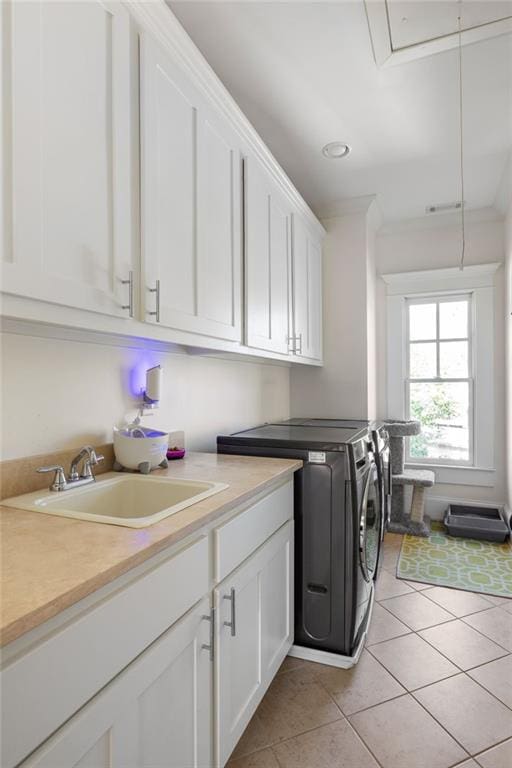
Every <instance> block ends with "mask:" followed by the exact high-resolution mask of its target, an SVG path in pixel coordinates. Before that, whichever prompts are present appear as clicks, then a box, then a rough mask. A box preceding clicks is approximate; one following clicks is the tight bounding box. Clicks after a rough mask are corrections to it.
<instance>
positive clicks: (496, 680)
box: [468, 656, 512, 766]
mask: <svg viewBox="0 0 512 768" xmlns="http://www.w3.org/2000/svg"><path fill="white" fill-rule="evenodd" d="M468 675H469V676H470V677H472V678H473V679H474V680H476V681H477V683H480V685H483V687H484V688H487V690H488V691H490V692H491V693H492V694H493V696H496V698H498V699H500V701H502V702H503V703H504V704H506V705H507V707H510V709H512V656H505V657H504V658H502V659H497V660H496V661H491V663H490V664H484V665H483V666H482V667H477V668H476V669H472V670H471V671H470V672H468ZM510 765H511V766H512V762H511V763H510Z"/></svg>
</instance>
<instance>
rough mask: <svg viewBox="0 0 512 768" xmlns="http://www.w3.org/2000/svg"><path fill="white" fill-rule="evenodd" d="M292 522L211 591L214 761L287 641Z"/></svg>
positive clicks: (219, 760)
mask: <svg viewBox="0 0 512 768" xmlns="http://www.w3.org/2000/svg"><path fill="white" fill-rule="evenodd" d="M292 553H293V523H292V522H291V521H290V522H288V523H286V525H284V526H283V527H282V528H280V529H279V531H277V533H275V534H274V535H273V536H272V537H271V538H270V539H268V541H267V542H266V543H265V544H263V545H262V546H261V547H260V548H259V549H258V550H257V551H256V552H255V553H254V554H253V555H252V556H251V557H250V558H249V559H248V560H246V561H245V562H244V563H243V564H242V565H241V566H240V567H239V568H238V569H237V570H235V571H234V572H233V573H232V574H230V576H228V577H227V578H226V579H224V581H223V582H221V583H220V584H219V586H218V587H217V588H216V589H215V590H214V603H215V608H216V614H217V619H218V621H217V649H216V654H215V655H216V667H215V692H216V695H215V699H216V700H215V710H216V718H215V742H216V752H217V754H216V764H217V765H218V766H219V767H221V766H224V765H225V763H226V761H227V760H228V758H229V756H230V754H231V752H232V751H233V749H234V747H235V745H236V743H237V741H238V740H239V738H240V736H241V735H242V733H243V731H244V729H245V727H246V725H247V723H248V722H249V720H250V719H251V717H252V715H253V714H254V712H255V710H256V707H257V706H258V704H259V702H260V701H261V699H262V697H263V694H264V693H265V691H266V690H267V688H268V685H269V684H270V682H271V680H272V678H273V677H274V675H275V673H276V672H277V670H278V668H279V665H280V664H281V662H282V661H283V659H284V657H285V656H286V654H287V653H288V650H289V648H290V645H291V642H292V632H293V624H292V605H293V586H292V585H293V578H292V567H293V566H292V564H293V557H292Z"/></svg>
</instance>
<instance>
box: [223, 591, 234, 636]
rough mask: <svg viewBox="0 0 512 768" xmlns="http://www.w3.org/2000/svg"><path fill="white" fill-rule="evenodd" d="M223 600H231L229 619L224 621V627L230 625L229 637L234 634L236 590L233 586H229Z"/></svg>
mask: <svg viewBox="0 0 512 768" xmlns="http://www.w3.org/2000/svg"><path fill="white" fill-rule="evenodd" d="M224 600H230V601H231V621H225V622H224V626H225V627H231V637H235V636H236V592H235V589H234V587H231V591H230V593H229V595H224Z"/></svg>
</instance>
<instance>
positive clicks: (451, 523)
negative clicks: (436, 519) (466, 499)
mask: <svg viewBox="0 0 512 768" xmlns="http://www.w3.org/2000/svg"><path fill="white" fill-rule="evenodd" d="M444 524H445V526H446V528H447V530H448V533H449V535H450V536H463V537H465V538H467V539H484V540H486V541H499V542H503V541H505V539H506V538H507V536H508V535H509V533H510V529H509V526H508V523H507V521H506V519H505V515H504V513H503V510H501V509H499V508H498V507H472V506H465V505H462V504H450V506H449V507H448V509H447V510H446V512H445V515H444Z"/></svg>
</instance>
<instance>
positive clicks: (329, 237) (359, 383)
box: [290, 198, 376, 419]
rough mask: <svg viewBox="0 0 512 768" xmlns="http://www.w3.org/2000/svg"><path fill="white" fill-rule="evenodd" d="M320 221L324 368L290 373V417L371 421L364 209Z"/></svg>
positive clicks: (371, 323)
mask: <svg viewBox="0 0 512 768" xmlns="http://www.w3.org/2000/svg"><path fill="white" fill-rule="evenodd" d="M372 201H373V198H368V200H367V199H366V198H365V199H364V201H363V204H362V209H361V210H357V211H355V212H349V213H346V214H343V215H338V216H334V215H333V216H331V217H329V218H325V219H322V223H323V225H324V227H325V229H326V232H327V234H326V237H325V240H324V247H323V286H324V293H323V312H324V317H323V320H324V323H323V328H324V339H323V350H324V366H323V368H309V367H304V368H303V367H298V366H296V367H295V368H293V369H292V372H291V390H290V391H291V412H292V415H293V416H318V417H328V416H330V417H335V416H338V417H339V416H344V417H347V418H351V417H352V418H363V419H364V418H373V417H374V415H375V408H376V381H375V374H374V372H373V368H374V365H373V364H369V359H373V355H374V354H375V352H374V349H375V315H374V302H372V301H370V302H369V300H368V296H369V292H370V294H371V295H372V296H373V295H374V285H375V263H374V250H373V247H372V245H371V244H370V247H369V245H368V243H369V236H371V233H372V232H373V229H372V228H371V226H370V224H369V222H368V207H369V206H371V205H372Z"/></svg>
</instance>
